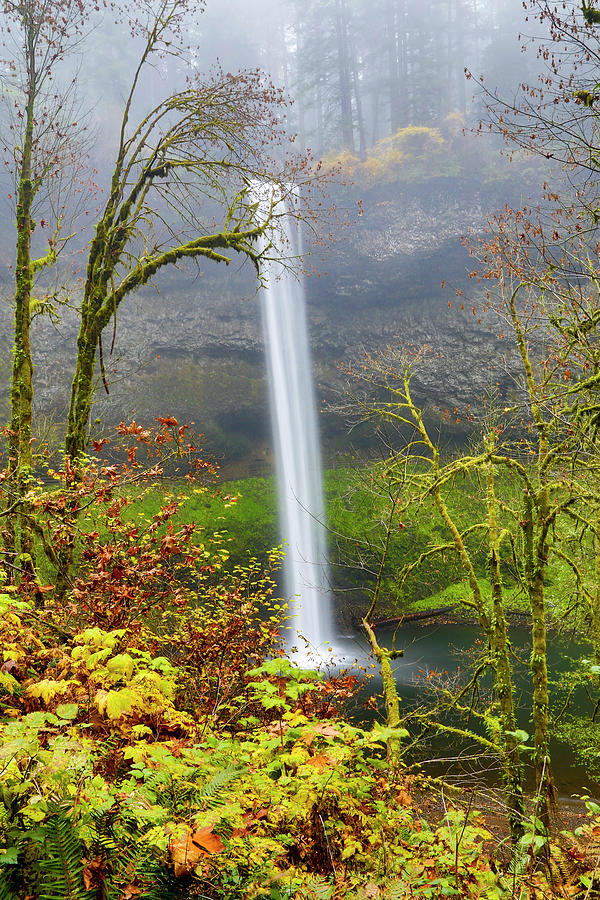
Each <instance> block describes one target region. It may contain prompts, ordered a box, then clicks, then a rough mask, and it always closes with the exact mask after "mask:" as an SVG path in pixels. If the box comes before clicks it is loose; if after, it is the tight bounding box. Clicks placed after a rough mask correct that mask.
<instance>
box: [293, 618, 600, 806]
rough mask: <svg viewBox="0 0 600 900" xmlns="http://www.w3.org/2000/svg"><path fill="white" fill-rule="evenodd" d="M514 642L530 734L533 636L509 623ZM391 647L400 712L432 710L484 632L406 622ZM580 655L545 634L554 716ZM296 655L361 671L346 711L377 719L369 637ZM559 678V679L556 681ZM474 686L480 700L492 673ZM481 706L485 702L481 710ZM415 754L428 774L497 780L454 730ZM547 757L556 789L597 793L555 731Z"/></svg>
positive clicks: (565, 641)
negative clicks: (361, 682)
mask: <svg viewBox="0 0 600 900" xmlns="http://www.w3.org/2000/svg"><path fill="white" fill-rule="evenodd" d="M377 635H378V639H379V641H380V643H381V644H382V645H383V646H386V647H391V646H392V640H393V638H394V628H392V627H385V628H379V629H378V630H377ZM511 641H512V648H513V653H514V660H513V662H514V681H515V702H516V705H517V709H518V727H519V728H522V729H523V730H524V731H526V732H528V733H529V734H531V733H532V725H531V721H530V716H531V682H530V673H529V666H528V661H529V655H530V653H531V635H530V633H529V632H528V630H527V629H525V628H514V629H512V630H511ZM395 647H396V649H402V650H403V651H404V655H403V656H402V657H401V658H399V659H397V660H395V661H394V663H393V667H394V672H395V679H396V684H397V686H398V693H399V695H400V697H401V711H409V710H414V709H415V708H416V707H422V708H424V709H425V710H431V709H433V707H434V706H435V704H436V702H438V701H439V692H440V689H444V688H456V687H459V686H461V685H465V684H467V683H468V682H469V680H470V678H471V677H472V674H473V671H474V667H475V666H476V662H477V660H478V659H479V658H481V656H482V654H483V653H484V652H485V644H484V643H483V641H482V638H481V631H480V630H479V629H478V628H477V627H476V626H471V625H449V624H444V625H439V624H431V625H425V626H424V625H419V626H416V625H407V626H403V627H402V628H401V629H398V630H397V631H396V633H395ZM584 653H585V650H584V648H583V647H582V645H581V644H580V643H578V642H577V641H576V640H573V639H570V638H568V637H565V636H564V635H559V634H550V635H549V639H548V669H549V673H550V678H551V681H552V684H551V711H552V713H553V714H554V715H557V714H558V713H559V712H560V710H561V709H562V706H563V704H564V699H565V696H566V689H567V684H568V673H569V671H570V659H572V658H577V657H581V655H582V654H584ZM297 661H298V663H299V664H302V665H319V666H320V667H321V668H323V669H325V670H330V671H335V670H339V669H342V668H348V669H351V670H353V671H354V672H355V673H356V674H358V675H364V676H366V681H365V685H364V687H363V689H362V690H361V692H360V694H359V696H358V697H357V699H356V702H355V703H354V704H353V706H352V707H351V708H350V709H349V714H350V715H351V717H352V718H353V720H354V721H356V722H361V723H367V722H369V721H373V720H374V719H375V718H382V710H383V701H382V698H381V693H382V684H381V677H380V675H379V671H378V667H377V666H376V665H375V663H374V660H373V659H372V658H371V656H370V650H369V645H368V642H367V640H366V638H365V637H364V635H363V634H362V633H361V632H360V631H358V630H357V631H355V632H351V633H347V634H345V635H340V636H338V637H337V638H336V640H335V642H334V644H333V646H332V648H331V652H330V653H329V652H322V653H321V654H320V658H318V659H317V660H315V658H314V656H311V655H310V654H309V653H306V652H304V651H302V652H301V653H300V654H299V655H298V658H297ZM561 676H562V677H563V683H562V685H561V684H559V683H558V682H559V680H560V678H561ZM478 690H479V695H480V697H481V699H482V701H484V700H485V697H486V694H489V693H490V691H491V679H490V678H489V677H484V678H483V679H481V682H480V684H479V689H478ZM371 697H375V698H378V699H379V702H378V703H377V704H376V707H375V708H374V706H373V705H372V704H370V703H369V698H371ZM470 699H471V693H469V695H468V699H467V698H466V702H467V705H468V704H469V702H470ZM571 702H572V704H573V706H572V707H571V708H572V709H573V710H578V711H581V712H583V711H585V712H587V713H588V714H589V715H591V714H592V712H593V706H592V704H591V702H590V701H589V699H588V698H587V696H586V694H585V691H584V690H583V689H578V690H577V691H576V692H575V694H574V696H573V697H572V700H571ZM365 704H366V705H365ZM483 705H484V703H483V702H482V703H481V704H480V708H482V707H483ZM441 721H443V722H445V723H446V724H452V725H457V726H458V727H463V728H464V727H465V724H466V723H465V719H464V717H462V716H461V717H459V716H457V714H455V713H454V714H449V713H448V712H446V713H443V714H442V718H441ZM468 727H469V728H470V729H472V730H474V731H479V732H482V728H481V725H479V724H478V723H477V721H476V720H474V719H472V720H471V721H470V723H469V725H468ZM599 751H600V748H599ZM413 756H414V757H415V758H417V757H418V758H419V760H420V762H421V763H422V764H423V766H424V767H425V768H426V770H427V771H429V772H430V773H431V774H436V775H437V774H444V775H445V776H448V777H461V778H464V777H465V776H471V775H473V776H476V777H477V778H483V779H484V780H486V781H487V782H489V783H493V782H494V781H497V779H498V766H497V760H494V759H493V758H491V757H487V758H485V757H484V758H482V757H481V751H480V748H479V746H478V745H474V744H472V743H471V744H469V743H468V742H466V741H463V742H461V741H460V740H459V739H456V738H455V737H454V736H448V735H438V736H436V737H432V738H431V739H428V740H427V741H426V742H424V743H423V744H422V745H421V746H419V747H416V748H415V750H414V751H413ZM551 756H552V764H553V769H554V775H555V780H556V784H557V789H558V791H559V792H560V794H561V795H563V796H565V797H566V796H570V795H572V794H574V793H590V794H591V795H595V796H597V795H598V793H599V785H598V782H596V781H594V780H593V779H590V777H589V775H588V774H587V772H586V770H585V769H584V767H583V765H581V764H580V763H579V762H578V761H577V760H576V758H575V757H574V754H573V751H572V749H571V748H570V746H569V745H568V744H567V743H565V742H564V741H561V740H559V739H557V738H556V737H554V738H553V739H552V742H551ZM529 780H530V783H529V788H530V789H531V790H534V788H535V785H534V783H533V773H532V772H531V773H530V776H529Z"/></svg>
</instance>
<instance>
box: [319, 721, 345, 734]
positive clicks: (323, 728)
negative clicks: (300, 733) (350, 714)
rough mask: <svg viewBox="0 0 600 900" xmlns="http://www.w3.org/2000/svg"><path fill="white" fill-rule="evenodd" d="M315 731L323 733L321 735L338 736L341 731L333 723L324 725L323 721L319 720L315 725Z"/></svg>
mask: <svg viewBox="0 0 600 900" xmlns="http://www.w3.org/2000/svg"><path fill="white" fill-rule="evenodd" d="M315 732H316V733H317V734H321V735H323V737H339V736H340V734H341V731H340V730H339V728H336V727H335V725H326V724H325V722H319V723H318V725H315Z"/></svg>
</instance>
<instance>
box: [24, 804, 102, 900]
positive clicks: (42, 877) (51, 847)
mask: <svg viewBox="0 0 600 900" xmlns="http://www.w3.org/2000/svg"><path fill="white" fill-rule="evenodd" d="M43 829H44V842H43V849H42V852H41V854H40V857H39V859H38V863H37V866H38V873H39V893H38V898H39V900H91V898H92V896H93V892H90V891H87V890H86V889H85V887H84V884H83V878H82V874H81V873H82V872H83V854H84V851H83V847H82V844H81V842H80V840H79V838H78V836H77V833H76V831H75V828H74V827H73V823H72V822H71V819H70V818H69V817H68V815H66V814H65V813H64V812H62V811H59V812H55V813H53V814H52V815H50V816H49V818H48V819H47V821H46V822H45V823H44V825H43Z"/></svg>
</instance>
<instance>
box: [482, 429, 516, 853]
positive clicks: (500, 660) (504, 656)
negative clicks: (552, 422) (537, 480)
mask: <svg viewBox="0 0 600 900" xmlns="http://www.w3.org/2000/svg"><path fill="white" fill-rule="evenodd" d="M494 447H495V441H494V438H493V435H491V434H490V435H488V438H487V441H486V449H487V451H488V453H490V459H489V461H488V463H487V465H486V492H487V510H488V526H489V530H488V546H489V558H488V569H489V576H490V584H491V588H492V607H491V615H490V622H489V626H490V627H489V634H488V638H489V642H490V653H491V655H492V659H493V665H494V671H495V673H496V691H497V694H498V705H499V707H500V724H501V735H502V740H503V742H504V759H503V778H504V784H505V789H506V798H507V806H508V821H509V825H510V833H511V839H512V841H513V844H516V843H517V841H518V840H519V838H521V837H522V835H523V822H524V819H525V803H524V799H523V779H524V772H523V765H522V762H521V754H520V743H519V738H518V735H517V721H516V716H515V705H514V687H513V677H512V666H511V662H510V642H509V639H508V628H507V622H506V614H505V611H504V592H503V586H502V575H501V570H500V560H501V542H502V541H501V539H502V533H501V532H500V529H499V526H498V514H497V509H498V506H497V499H496V493H495V487H494V468H495V466H494V463H493V461H492V458H491V454H492V453H493V451H494Z"/></svg>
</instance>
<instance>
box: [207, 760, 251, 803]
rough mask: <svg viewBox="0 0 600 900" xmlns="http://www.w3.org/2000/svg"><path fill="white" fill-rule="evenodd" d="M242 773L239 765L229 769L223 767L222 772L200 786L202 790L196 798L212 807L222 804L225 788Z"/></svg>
mask: <svg viewBox="0 0 600 900" xmlns="http://www.w3.org/2000/svg"><path fill="white" fill-rule="evenodd" d="M241 773H242V769H240V768H239V766H229V767H228V768H227V769H223V771H222V772H217V774H216V775H213V777H212V778H211V779H210V781H207V783H206V784H205V785H203V787H201V788H200V791H199V792H198V794H197V795H196V799H197V800H203V801H204V803H205V804H206V805H207V806H208V807H209V808H211V809H212V808H213V807H214V806H218V805H220V804H222V803H223V801H222V800H221V797H220V795H221V792H222V791H223V788H224V787H226V786H227V785H228V784H230V783H231V782H232V781H235V780H236V778H239V777H240V775H241Z"/></svg>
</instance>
